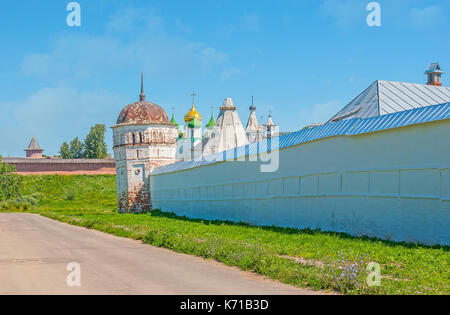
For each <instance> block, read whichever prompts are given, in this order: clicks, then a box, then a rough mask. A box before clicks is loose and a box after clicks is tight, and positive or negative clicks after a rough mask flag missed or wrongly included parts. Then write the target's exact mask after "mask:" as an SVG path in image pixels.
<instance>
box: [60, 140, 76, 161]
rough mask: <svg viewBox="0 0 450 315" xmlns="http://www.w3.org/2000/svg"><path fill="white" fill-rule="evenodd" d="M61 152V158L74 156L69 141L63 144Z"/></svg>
mask: <svg viewBox="0 0 450 315" xmlns="http://www.w3.org/2000/svg"><path fill="white" fill-rule="evenodd" d="M59 154H60V156H61V159H71V158H72V157H73V156H72V152H71V151H70V147H69V145H68V144H67V142H64V143H63V144H62V145H61V147H60V148H59Z"/></svg>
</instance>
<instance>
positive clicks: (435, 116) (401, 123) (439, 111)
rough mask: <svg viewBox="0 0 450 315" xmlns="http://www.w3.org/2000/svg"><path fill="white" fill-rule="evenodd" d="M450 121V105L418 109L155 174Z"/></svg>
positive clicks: (287, 137) (353, 121) (169, 167)
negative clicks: (433, 122)
mask: <svg viewBox="0 0 450 315" xmlns="http://www.w3.org/2000/svg"><path fill="white" fill-rule="evenodd" d="M445 119H450V103H445V104H440V105H434V106H427V107H421V108H415V109H412V110H408V111H403V112H397V113H393V114H389V115H384V116H377V117H372V118H364V119H361V118H354V119H348V120H342V121H339V122H330V123H327V124H325V125H322V126H318V127H314V128H310V129H304V130H300V131H297V132H293V133H290V134H286V135H283V136H280V137H278V138H272V139H269V140H268V141H263V142H258V143H252V144H250V145H247V146H243V147H239V148H234V149H231V150H228V151H225V152H220V153H216V154H214V155H210V156H207V157H203V160H201V161H183V162H179V163H175V164H170V165H167V166H163V167H159V168H156V169H155V170H154V171H153V172H152V174H153V175H156V174H162V173H169V172H175V171H181V170H186V169H190V168H195V167H199V166H203V165H208V164H214V163H218V162H223V161H226V160H235V159H238V158H242V157H245V156H251V155H256V154H261V153H266V152H270V151H274V150H278V149H284V148H287V147H292V146H295V145H299V144H302V143H307V142H311V141H314V140H318V139H323V138H328V137H334V136H354V135H360V134H366V133H372V132H376V131H381V130H388V129H393V128H400V127H405V126H410V125H416V124H421V123H426V122H432V121H439V120H445Z"/></svg>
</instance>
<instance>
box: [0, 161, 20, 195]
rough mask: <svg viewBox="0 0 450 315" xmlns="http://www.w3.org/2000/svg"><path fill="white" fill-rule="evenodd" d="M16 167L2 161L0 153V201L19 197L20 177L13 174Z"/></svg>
mask: <svg viewBox="0 0 450 315" xmlns="http://www.w3.org/2000/svg"><path fill="white" fill-rule="evenodd" d="M15 171H16V168H15V167H14V166H12V165H9V164H5V163H3V162H2V156H1V155H0V201H5V200H8V199H11V198H14V197H19V196H20V192H21V191H22V177H20V176H19V175H16V174H13V172H15Z"/></svg>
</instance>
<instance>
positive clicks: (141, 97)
mask: <svg viewBox="0 0 450 315" xmlns="http://www.w3.org/2000/svg"><path fill="white" fill-rule="evenodd" d="M139 99H140V101H141V102H145V94H144V73H143V72H141V95H139Z"/></svg>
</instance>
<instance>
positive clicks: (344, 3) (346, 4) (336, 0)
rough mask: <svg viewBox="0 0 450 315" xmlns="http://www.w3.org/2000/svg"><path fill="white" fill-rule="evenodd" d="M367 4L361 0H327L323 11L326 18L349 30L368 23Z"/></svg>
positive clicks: (322, 7) (322, 8) (324, 2)
mask: <svg viewBox="0 0 450 315" xmlns="http://www.w3.org/2000/svg"><path fill="white" fill-rule="evenodd" d="M367 3H368V2H364V1H360V0H325V1H323V3H322V5H321V11H322V13H323V14H324V15H325V16H327V17H331V18H333V19H335V21H336V23H337V25H338V26H339V27H340V28H343V29H347V28H350V27H353V26H355V25H357V24H362V23H366V18H367V14H368V13H367V11H366V6H367Z"/></svg>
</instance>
